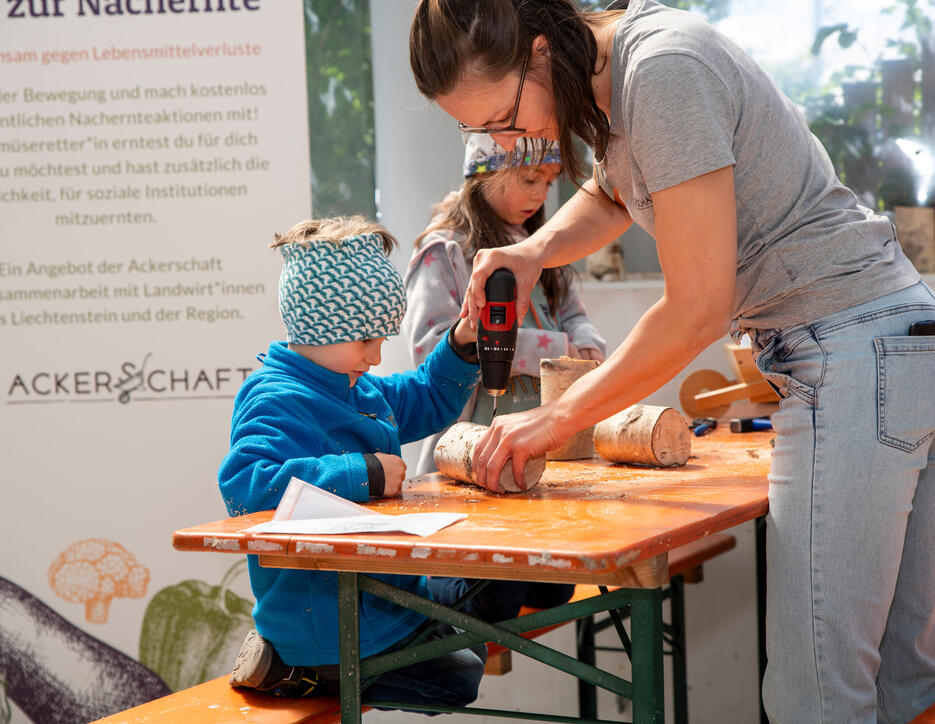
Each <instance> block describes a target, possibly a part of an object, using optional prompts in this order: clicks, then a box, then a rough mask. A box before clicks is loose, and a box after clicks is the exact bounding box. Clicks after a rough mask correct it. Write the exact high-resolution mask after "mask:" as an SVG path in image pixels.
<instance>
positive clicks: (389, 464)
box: [374, 453, 406, 498]
mask: <svg viewBox="0 0 935 724" xmlns="http://www.w3.org/2000/svg"><path fill="white" fill-rule="evenodd" d="M374 454H375V455H376V458H377V460H379V461H380V464H381V465H382V466H383V481H384V482H383V497H384V498H395V497H396V496H397V495H399V494H400V493H401V492H402V489H403V480H405V479H406V463H404V462H403V459H402V458H401V457H399V455H387V454H386V453H374Z"/></svg>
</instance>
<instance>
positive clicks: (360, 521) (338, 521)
mask: <svg viewBox="0 0 935 724" xmlns="http://www.w3.org/2000/svg"><path fill="white" fill-rule="evenodd" d="M464 518H467V513H409V514H406V515H382V514H380V513H377V514H376V515H366V516H356V517H343V518H314V519H306V520H299V519H293V520H271V521H269V522H267V523H259V524H257V525H254V526H251V527H250V528H245V529H244V532H247V533H306V534H309V535H312V534H313V535H325V534H333V533H411V534H412V535H420V536H426V535H431V534H432V533H435V532H437V531H439V530H441V529H442V528H445V527H447V526H449V525H451V524H452V523H457V522H458V521H459V520H462V519H464Z"/></svg>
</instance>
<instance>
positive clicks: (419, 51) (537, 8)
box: [409, 0, 610, 183]
mask: <svg viewBox="0 0 935 724" xmlns="http://www.w3.org/2000/svg"><path fill="white" fill-rule="evenodd" d="M539 35H544V36H545V38H546V40H548V43H549V48H550V51H551V55H550V57H551V69H552V77H551V85H552V93H553V95H554V97H555V112H556V116H557V121H558V129H559V133H558V136H559V137H558V144H559V149H560V151H561V154H562V159H563V162H564V165H565V168H566V170H567V172H568V174H569V176H570V177H571V178H572V180H573V181H575V183H577V182H578V181H577V179H578V178H583V177H585V176H589V175H590V173H588V172H587V171H586V165H585V163H584V159H583V154H582V152H581V149H580V148H576V147H575V144H574V142H573V141H574V137H575V136H578V137H579V138H581V139H582V140H583V141H584V142H585V143H587V144H588V145H589V146H590V147H591V148H592V149H593V150H594V154H595V156H596V157H598V158H603V156H604V152H605V150H606V148H607V144H608V142H609V140H610V125H609V123H608V121H607V117H606V116H605V115H604V113H603V111H601V109H600V108H598V106H597V103H596V102H595V99H594V91H593V89H592V88H591V76H592V74H593V73H594V72H595V67H596V64H597V41H596V40H595V38H594V34H593V33H592V32H591V29H590V28H589V27H588V25H587V24H586V23H585V21H584V16H583V14H582V13H580V12H579V11H578V10H577V8H576V7H575V5H574V4H573V3H572V1H571V0H480V1H479V0H420V2H419V6H418V7H417V8H416V13H415V17H414V18H413V21H412V28H411V29H410V33H409V64H410V65H411V66H412V72H413V75H414V76H415V81H416V86H418V88H419V91H421V93H422V94H423V95H424V96H426V97H427V98H430V99H435V98H437V97H438V96H440V95H445V94H446V93H449V92H451V91H452V90H454V88H455V87H456V86H457V85H458V83H459V82H460V81H461V80H462V78H463V77H464V73H465V70H466V69H467V68H469V67H471V68H474V69H476V70H477V71H478V72H480V73H482V74H485V75H487V76H490V77H494V78H501V77H503V76H504V75H506V74H507V73H509V72H510V71H512V70H517V71H518V70H519V68H520V66H521V65H522V63H523V60H524V58H525V57H526V53H527V52H528V51H529V49H530V47H531V46H532V41H533V39H534V38H536V37H537V36H539Z"/></svg>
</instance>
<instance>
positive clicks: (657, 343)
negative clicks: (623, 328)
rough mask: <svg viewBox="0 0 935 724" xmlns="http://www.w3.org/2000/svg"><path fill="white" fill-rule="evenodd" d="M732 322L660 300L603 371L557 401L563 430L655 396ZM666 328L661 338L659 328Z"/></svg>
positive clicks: (555, 410)
mask: <svg viewBox="0 0 935 724" xmlns="http://www.w3.org/2000/svg"><path fill="white" fill-rule="evenodd" d="M728 327H729V319H726V318H724V319H721V320H720V321H719V322H718V321H715V320H714V319H713V318H712V317H711V316H707V317H704V316H701V315H696V314H692V313H691V312H690V310H686V309H684V308H679V306H678V305H675V304H672V303H671V302H669V301H668V300H667V299H666V298H663V299H661V300H659V301H658V302H656V304H654V305H653V306H652V307H650V308H649V310H647V311H646V313H645V314H644V315H643V316H642V317H641V318H640V320H639V322H637V324H636V326H635V327H634V328H633V330H632V331H631V332H630V334H629V335H628V336H627V338H626V339H625V340H624V341H623V343H622V344H621V345H620V346H619V347H618V348H617V349H616V350H615V351H614V353H613V354H611V355H610V356H609V357H608V358H607V360H606V361H605V362H604V363H603V364H602V365H601V366H600V367H598V368H597V369H595V370H593V371H591V372H589V373H588V374H586V375H584V376H583V377H581V378H579V379H578V380H576V381H575V382H574V384H572V385H571V386H570V387H569V388H568V390H566V391H565V393H564V394H563V395H562V396H561V397H560V398H559V399H558V400H556V401H555V402H554V403H552V411H551V412H552V415H553V416H554V420H555V424H556V427H557V428H558V429H561V430H565V431H567V432H568V433H569V434H571V433H573V432H576V431H578V430H583V429H584V428H586V427H588V426H590V425H593V424H595V423H596V422H599V421H601V420H604V419H606V418H607V417H610V416H611V415H613V414H614V413H616V412H619V411H620V410H622V409H624V408H625V407H629V406H630V405H633V404H635V403H637V402H639V401H640V400H642V399H643V398H645V397H646V396H647V395H649V394H651V393H653V392H655V391H656V390H657V389H659V387H661V386H662V385H664V384H665V383H666V382H668V381H669V380H670V379H672V378H673V377H674V376H675V375H676V374H678V373H679V371H681V370H682V369H683V368H684V367H685V366H686V365H688V363H689V362H691V361H692V360H693V359H694V358H695V357H697V356H698V354H700V353H701V352H702V351H703V350H704V349H705V348H706V347H708V346H709V345H710V344H712V343H713V342H715V341H717V340H718V339H720V338H721V337H722V336H723V335H724V334H725V333H726V332H727V330H728ZM660 329H664V330H666V333H665V334H659V333H658V330H660Z"/></svg>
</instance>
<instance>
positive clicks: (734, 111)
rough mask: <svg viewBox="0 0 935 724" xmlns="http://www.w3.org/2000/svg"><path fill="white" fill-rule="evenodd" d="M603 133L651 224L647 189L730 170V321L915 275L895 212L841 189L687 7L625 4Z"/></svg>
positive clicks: (792, 309) (724, 42)
mask: <svg viewBox="0 0 935 724" xmlns="http://www.w3.org/2000/svg"><path fill="white" fill-rule="evenodd" d="M612 62H613V67H612V72H613V107H612V112H611V118H610V132H611V141H610V144H609V146H608V148H607V154H606V157H605V159H603V160H602V161H601V162H600V163H599V164H597V168H596V175H597V178H598V181H599V182H600V184H601V188H603V189H604V191H605V192H606V193H607V194H608V195H609V196H610V197H611V198H614V194H613V191H614V190H616V191H617V194H618V195H619V197H620V199H621V200H622V201H623V203H624V205H625V206H626V208H627V210H628V211H629V213H630V215H631V216H632V217H633V220H634V221H635V222H636V223H637V224H639V225H640V226H642V227H643V228H644V229H646V231H648V232H649V233H650V234H653V233H654V223H653V205H652V200H651V198H650V194H652V193H654V192H656V191H659V190H660V189H664V188H668V187H670V186H674V185H676V184H678V183H682V182H683V181H687V180H689V179H692V178H695V177H697V176H701V175H702V174H705V173H709V172H711V171H715V170H717V169H720V168H723V167H725V166H730V165H733V166H734V186H735V192H736V198H737V285H736V292H735V297H734V312H733V314H734V329H735V330H737V329H747V328H767V329H768V328H783V327H788V326H790V325H792V324H797V323H800V322H806V321H811V320H814V319H818V318H820V317H823V316H825V315H828V314H831V313H833V312H837V311H840V310H842V309H846V308H847V307H850V306H853V305H855V304H859V303H861V302H864V301H868V300H870V299H874V298H876V297H880V296H882V295H884V294H887V293H889V292H892V291H896V290H898V289H902V288H905V287H907V286H910V285H911V284H914V283H915V282H917V281H918V280H919V274H918V272H917V271H916V270H915V268H914V267H913V266H912V264H911V262H909V260H908V259H906V257H905V256H904V255H903V253H902V250H901V249H900V248H899V244H898V243H897V242H896V239H895V233H894V229H893V226H892V224H891V223H890V221H889V220H888V219H887V218H886V217H883V216H878V215H875V214H873V213H872V212H871V211H870V210H868V209H866V208H864V207H862V206H860V205H859V204H858V202H857V197H856V196H855V195H854V194H853V193H852V192H851V191H850V190H849V189H847V188H846V187H844V186H843V185H841V183H840V182H839V181H838V179H837V176H835V173H834V168H833V167H832V164H831V161H830V159H829V158H828V155H827V153H826V152H825V150H824V148H823V147H822V146H821V143H820V142H819V141H818V139H817V138H815V136H813V135H812V134H811V132H810V131H809V129H808V124H807V122H806V120H805V118H804V116H803V115H802V113H801V112H800V111H799V110H798V109H797V108H796V107H795V106H794V105H793V104H792V102H791V101H790V100H789V99H788V98H786V97H785V96H784V95H783V94H782V93H781V92H780V91H779V89H778V88H777V87H776V86H775V85H774V84H773V82H772V81H771V80H770V79H769V77H768V76H767V75H766V74H765V73H764V72H763V71H762V70H761V69H760V68H759V66H757V65H756V63H754V62H753V60H751V59H750V57H749V56H747V55H746V53H744V52H743V50H741V49H740V48H739V47H738V46H736V45H735V44H734V43H733V42H731V41H730V40H728V39H727V38H725V37H724V36H723V35H721V34H720V33H718V32H717V31H716V30H714V28H712V27H711V26H709V25H708V24H706V23H705V22H703V21H702V20H700V19H699V18H697V17H695V16H694V15H692V14H691V13H688V12H684V11H680V10H673V9H670V8H667V7H665V6H663V5H659V4H658V3H656V2H653V0H632V2H630V4H629V8H628V9H627V11H626V13H625V14H624V16H623V17H622V18H621V19H620V21H619V22H618V25H617V30H616V33H615V36H614V46H613V57H612Z"/></svg>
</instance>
